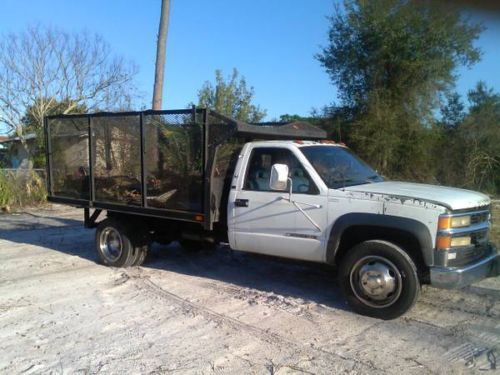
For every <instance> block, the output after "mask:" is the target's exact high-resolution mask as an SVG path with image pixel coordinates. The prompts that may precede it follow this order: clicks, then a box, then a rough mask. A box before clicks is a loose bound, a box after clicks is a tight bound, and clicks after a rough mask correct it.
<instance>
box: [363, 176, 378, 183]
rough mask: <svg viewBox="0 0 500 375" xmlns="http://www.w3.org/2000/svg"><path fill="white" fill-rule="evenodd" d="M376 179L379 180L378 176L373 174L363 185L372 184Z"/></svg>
mask: <svg viewBox="0 0 500 375" xmlns="http://www.w3.org/2000/svg"><path fill="white" fill-rule="evenodd" d="M376 178H379V175H377V174H374V175H373V176H370V177H367V178H366V180H365V181H364V182H365V183H369V184H373V183H374V182H375V181H374V180H375V179H376Z"/></svg>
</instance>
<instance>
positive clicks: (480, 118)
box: [457, 82, 500, 193]
mask: <svg viewBox="0 0 500 375" xmlns="http://www.w3.org/2000/svg"><path fill="white" fill-rule="evenodd" d="M467 98H468V100H469V103H470V107H469V113H468V114H467V116H466V117H465V119H464V121H463V123H462V124H461V125H460V126H459V137H460V141H461V145H462V150H461V153H460V154H459V153H457V155H462V156H463V157H464V165H463V166H464V168H462V170H463V171H464V172H465V176H464V180H465V182H466V186H468V187H472V188H477V189H481V190H485V191H490V192H493V193H498V192H500V94H498V93H495V92H493V90H492V89H490V88H488V87H487V86H486V84H485V83H484V82H479V83H478V84H477V85H476V87H475V88H474V89H473V90H470V91H469V93H468V95H467ZM464 151H465V152H464Z"/></svg>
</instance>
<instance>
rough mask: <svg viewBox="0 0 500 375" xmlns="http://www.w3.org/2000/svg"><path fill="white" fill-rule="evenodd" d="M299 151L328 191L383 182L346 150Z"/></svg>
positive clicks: (308, 149)
mask: <svg viewBox="0 0 500 375" xmlns="http://www.w3.org/2000/svg"><path fill="white" fill-rule="evenodd" d="M300 151H302V153H303V154H304V155H305V157H306V158H307V160H309V162H310V163H311V165H312V166H313V167H314V169H316V172H318V174H319V175H320V177H321V178H322V179H323V181H324V182H325V184H326V185H327V186H328V188H330V189H338V188H342V187H347V186H353V185H361V184H369V183H373V182H380V181H383V178H382V177H380V176H379V175H378V174H377V172H375V171H374V170H373V169H371V168H370V167H369V166H368V165H367V164H366V163H365V162H364V161H362V160H361V159H359V158H358V157H357V156H356V155H354V154H353V153H352V152H351V151H350V150H349V149H347V148H344V147H337V146H304V147H301V148H300Z"/></svg>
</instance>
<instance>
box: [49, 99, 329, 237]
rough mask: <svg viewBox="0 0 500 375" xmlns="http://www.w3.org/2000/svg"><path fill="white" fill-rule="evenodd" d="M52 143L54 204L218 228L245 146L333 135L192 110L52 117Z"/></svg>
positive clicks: (51, 194)
mask: <svg viewBox="0 0 500 375" xmlns="http://www.w3.org/2000/svg"><path fill="white" fill-rule="evenodd" d="M45 137H46V146H47V147H46V152H47V179H48V181H47V186H48V199H49V200H50V201H54V202H60V203H67V204H73V205H78V206H81V207H94V208H102V209H109V210H116V211H122V212H131V213H136V214H144V215H151V216H157V217H166V218H172V219H181V220H187V221H193V222H202V223H203V224H204V227H205V229H208V230H212V229H213V228H214V224H216V225H217V223H219V224H220V225H224V223H225V219H226V218H225V215H226V210H225V207H226V204H227V200H226V199H227V196H228V194H227V192H228V189H229V185H230V182H231V178H232V171H233V169H234V165H235V162H236V160H237V155H238V154H239V152H240V150H241V147H242V146H243V144H244V143H245V142H248V141H251V140H256V139H259V140H264V139H324V138H326V133H325V132H324V131H323V130H321V129H319V128H316V127H314V126H312V125H310V124H308V123H304V122H293V123H285V124H283V123H265V124H260V125H259V124H246V123H243V122H240V121H237V120H234V119H231V118H229V117H226V116H223V115H221V114H219V113H217V112H214V111H211V110H206V109H199V108H195V107H193V108H191V109H185V110H167V111H142V112H121V113H95V114H78V115H58V116H49V117H46V118H45ZM200 218H201V219H200Z"/></svg>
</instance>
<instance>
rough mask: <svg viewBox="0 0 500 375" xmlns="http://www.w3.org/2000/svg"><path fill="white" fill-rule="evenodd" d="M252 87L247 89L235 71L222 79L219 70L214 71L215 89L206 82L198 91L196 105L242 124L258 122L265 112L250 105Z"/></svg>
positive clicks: (244, 81)
mask: <svg viewBox="0 0 500 375" xmlns="http://www.w3.org/2000/svg"><path fill="white" fill-rule="evenodd" d="M253 96H254V90H253V87H250V88H247V83H246V80H245V77H240V76H239V73H238V71H237V70H236V69H233V72H232V74H231V75H230V76H229V77H228V78H227V80H225V79H224V77H223V75H222V72H221V71H220V70H216V71H215V87H214V86H213V85H212V83H210V82H208V81H206V82H205V83H204V84H203V86H202V88H201V89H200V91H198V105H199V106H200V107H205V108H210V109H212V110H215V111H217V112H219V113H222V114H223V115H226V116H229V117H232V118H234V119H236V120H240V121H244V122H250V123H252V122H259V121H261V120H262V119H263V118H264V117H265V116H266V111H265V110H262V109H261V108H260V107H259V106H257V105H254V104H252V101H253Z"/></svg>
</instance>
